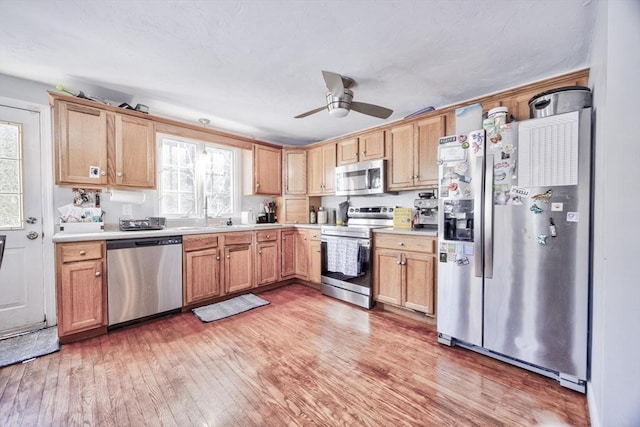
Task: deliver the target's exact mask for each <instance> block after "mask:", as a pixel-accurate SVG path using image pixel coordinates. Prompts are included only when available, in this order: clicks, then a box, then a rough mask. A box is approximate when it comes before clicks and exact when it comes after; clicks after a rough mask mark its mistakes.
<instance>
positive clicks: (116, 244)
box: [107, 236, 182, 250]
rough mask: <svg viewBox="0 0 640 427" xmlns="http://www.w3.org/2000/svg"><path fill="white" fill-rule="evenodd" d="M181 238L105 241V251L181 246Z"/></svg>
mask: <svg viewBox="0 0 640 427" xmlns="http://www.w3.org/2000/svg"><path fill="white" fill-rule="evenodd" d="M181 244H182V236H168V237H164V236H163V237H146V238H138V239H118V240H107V250H114V249H129V248H144V247H153V246H165V245H181Z"/></svg>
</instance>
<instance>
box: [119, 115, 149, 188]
mask: <svg viewBox="0 0 640 427" xmlns="http://www.w3.org/2000/svg"><path fill="white" fill-rule="evenodd" d="M113 120H114V122H115V137H114V147H115V153H114V154H113V155H111V153H109V157H110V159H111V158H113V159H114V162H113V170H112V166H111V162H110V165H109V179H110V181H111V182H114V183H115V184H116V185H119V186H126V187H139V188H155V186H156V169H155V164H156V161H155V159H156V150H155V146H156V143H155V130H154V125H153V122H152V121H150V120H145V119H141V118H138V117H131V116H124V115H120V114H116V115H115V117H114V118H113Z"/></svg>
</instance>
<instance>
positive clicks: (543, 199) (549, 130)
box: [483, 109, 591, 379]
mask: <svg viewBox="0 0 640 427" xmlns="http://www.w3.org/2000/svg"><path fill="white" fill-rule="evenodd" d="M590 117H591V110H590V109H587V110H582V111H580V112H573V113H567V114H562V115H557V116H550V117H546V118H543V119H534V120H527V121H524V122H520V125H519V128H520V129H519V138H518V143H519V144H518V146H517V147H514V150H513V151H515V152H516V153H517V159H518V161H517V165H515V164H514V165H513V166H512V167H511V170H512V171H513V172H514V173H515V175H512V177H516V179H515V180H513V181H512V182H510V183H509V185H508V187H509V188H510V189H509V191H508V192H505V191H506V187H505V186H503V185H502V184H501V183H500V182H501V181H498V179H499V178H502V177H503V175H502V172H503V171H504V166H505V165H504V161H503V159H499V158H498V156H497V155H494V162H493V169H494V193H493V200H491V199H487V202H489V203H491V204H492V206H493V224H494V228H493V230H492V231H491V233H492V236H493V247H492V251H493V274H492V277H491V278H488V277H487V278H486V279H485V287H484V301H485V312H484V327H485V329H484V345H483V346H484V347H485V348H487V349H489V350H492V351H495V352H498V353H501V354H503V355H507V356H510V357H513V358H516V359H518V360H521V361H524V362H527V363H530V364H533V365H536V366H539V367H542V368H545V369H549V370H551V371H555V372H559V373H564V374H569V375H571V376H575V377H578V378H581V379H586V369H587V368H586V366H587V365H586V364H587V328H588V326H587V316H588V300H589V295H588V293H589V235H590V218H589V213H590V180H591V172H590V162H591V160H590V155H591V135H590V126H591V125H590ZM514 146H515V144H514ZM516 148H517V151H516V150H515V149H516ZM499 162H503V164H498V163H499ZM489 237H490V236H489Z"/></svg>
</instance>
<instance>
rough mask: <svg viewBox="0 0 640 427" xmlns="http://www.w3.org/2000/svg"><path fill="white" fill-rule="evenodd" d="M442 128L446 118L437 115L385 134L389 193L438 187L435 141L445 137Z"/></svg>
mask: <svg viewBox="0 0 640 427" xmlns="http://www.w3.org/2000/svg"><path fill="white" fill-rule="evenodd" d="M445 125H446V116H445V115H444V114H440V115H437V116H430V117H427V118H424V119H422V120H418V121H415V122H412V123H407V124H403V125H399V126H395V127H392V128H391V129H389V130H388V131H387V152H388V155H389V158H390V161H389V163H390V164H389V168H388V172H387V177H388V184H387V187H388V188H389V190H411V189H417V188H424V187H432V186H436V185H438V163H437V157H438V139H439V138H440V137H441V136H444V135H445V132H446V127H445Z"/></svg>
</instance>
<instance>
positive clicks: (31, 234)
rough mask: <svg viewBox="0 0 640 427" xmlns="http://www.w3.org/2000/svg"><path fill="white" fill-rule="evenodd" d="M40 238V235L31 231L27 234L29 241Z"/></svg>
mask: <svg viewBox="0 0 640 427" xmlns="http://www.w3.org/2000/svg"><path fill="white" fill-rule="evenodd" d="M38 236H39V234H38V233H36V232H35V231H30V232H28V233H27V239H29V240H35V239H37V238H38Z"/></svg>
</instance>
